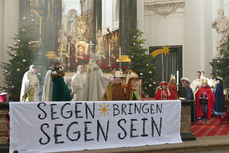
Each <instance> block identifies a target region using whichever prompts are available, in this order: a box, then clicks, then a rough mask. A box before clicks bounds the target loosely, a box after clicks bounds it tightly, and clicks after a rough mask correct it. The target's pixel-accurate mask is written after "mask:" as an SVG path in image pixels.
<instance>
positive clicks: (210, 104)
mask: <svg viewBox="0 0 229 153" xmlns="http://www.w3.org/2000/svg"><path fill="white" fill-rule="evenodd" d="M204 90H205V91H206V94H207V97H208V113H207V115H208V119H211V112H212V109H213V107H214V102H215V95H214V94H213V92H212V90H211V88H210V87H209V86H207V87H201V88H200V89H199V90H198V91H197V93H196V95H195V97H196V116H197V117H201V116H203V113H202V110H201V104H200V97H201V95H202V93H203V92H204Z"/></svg>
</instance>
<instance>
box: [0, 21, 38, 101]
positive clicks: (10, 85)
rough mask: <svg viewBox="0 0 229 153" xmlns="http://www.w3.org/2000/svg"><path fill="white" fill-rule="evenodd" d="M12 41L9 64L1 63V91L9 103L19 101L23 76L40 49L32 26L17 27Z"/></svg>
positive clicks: (22, 25)
mask: <svg viewBox="0 0 229 153" xmlns="http://www.w3.org/2000/svg"><path fill="white" fill-rule="evenodd" d="M13 40H14V41H15V43H14V46H10V47H9V51H8V54H9V57H10V60H9V62H6V63H1V68H2V70H3V75H4V84H5V85H4V87H1V88H2V90H4V91H6V92H7V93H8V95H9V101H19V100H20V90H21V82H22V78H23V75H24V73H25V72H26V71H28V69H29V66H30V65H31V64H37V63H35V62H36V61H37V62H38V61H39V60H37V59H38V58H39V57H40V56H41V53H40V52H39V50H40V47H39V44H38V43H37V41H35V40H37V35H36V33H35V30H34V24H31V23H26V24H20V25H19V34H18V35H16V36H15V37H14V38H13Z"/></svg>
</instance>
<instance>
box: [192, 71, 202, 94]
mask: <svg viewBox="0 0 229 153" xmlns="http://www.w3.org/2000/svg"><path fill="white" fill-rule="evenodd" d="M190 87H191V88H192V91H193V93H194V95H195V94H196V92H197V90H198V89H199V88H200V87H201V72H200V71H197V72H196V79H195V80H193V81H192V83H191V85H190Z"/></svg>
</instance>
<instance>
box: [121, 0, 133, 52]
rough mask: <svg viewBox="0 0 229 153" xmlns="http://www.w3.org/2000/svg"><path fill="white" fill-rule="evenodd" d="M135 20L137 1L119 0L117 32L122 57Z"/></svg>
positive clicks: (127, 45)
mask: <svg viewBox="0 0 229 153" xmlns="http://www.w3.org/2000/svg"><path fill="white" fill-rule="evenodd" d="M136 20H137V1H136V0H120V13H119V32H120V35H119V36H120V38H119V40H120V47H121V49H122V50H121V53H122V54H123V55H126V54H127V51H128V47H129V34H130V32H131V30H132V29H134V28H135V25H136V23H137V22H136Z"/></svg>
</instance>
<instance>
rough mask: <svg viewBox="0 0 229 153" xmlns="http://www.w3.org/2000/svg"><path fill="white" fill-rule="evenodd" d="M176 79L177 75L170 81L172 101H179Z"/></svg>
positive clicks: (171, 77)
mask: <svg viewBox="0 0 229 153" xmlns="http://www.w3.org/2000/svg"><path fill="white" fill-rule="evenodd" d="M176 83H177V82H176V77H175V75H171V76H170V80H169V83H168V88H169V91H170V93H171V97H170V99H178V93H177V85H176Z"/></svg>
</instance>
